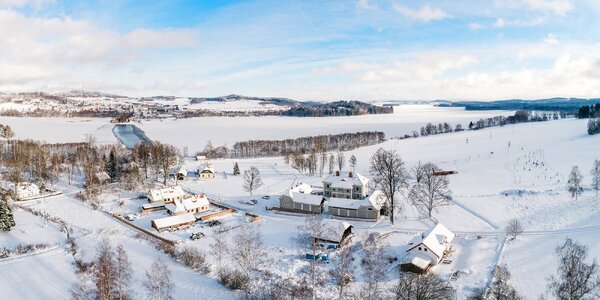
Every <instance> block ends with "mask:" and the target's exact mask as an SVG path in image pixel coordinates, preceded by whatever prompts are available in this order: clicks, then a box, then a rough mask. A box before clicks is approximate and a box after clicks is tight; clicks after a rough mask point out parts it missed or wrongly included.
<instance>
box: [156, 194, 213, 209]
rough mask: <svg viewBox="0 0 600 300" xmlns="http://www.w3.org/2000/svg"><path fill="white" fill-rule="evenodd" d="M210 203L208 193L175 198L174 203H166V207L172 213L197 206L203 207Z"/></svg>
mask: <svg viewBox="0 0 600 300" xmlns="http://www.w3.org/2000/svg"><path fill="white" fill-rule="evenodd" d="M208 205H209V202H208V198H206V195H204V194H200V195H187V196H185V197H184V198H183V199H182V200H175V201H173V203H169V204H167V205H165V207H166V209H167V210H168V211H170V212H172V213H181V212H186V211H190V210H193V209H196V208H202V207H206V206H208Z"/></svg>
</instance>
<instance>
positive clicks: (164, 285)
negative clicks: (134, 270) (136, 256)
mask: <svg viewBox="0 0 600 300" xmlns="http://www.w3.org/2000/svg"><path fill="white" fill-rule="evenodd" d="M144 287H145V288H146V297H147V299H156V300H171V299H173V281H172V280H171V271H169V268H168V267H167V264H165V262H164V261H163V260H162V259H160V258H159V259H157V260H155V261H154V262H153V263H152V266H151V267H150V270H148V271H146V280H145V281H144Z"/></svg>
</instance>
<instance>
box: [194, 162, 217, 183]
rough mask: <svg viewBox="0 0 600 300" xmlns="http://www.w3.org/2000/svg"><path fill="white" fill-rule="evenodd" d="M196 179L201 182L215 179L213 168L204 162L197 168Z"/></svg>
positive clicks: (210, 164)
mask: <svg viewBox="0 0 600 300" xmlns="http://www.w3.org/2000/svg"><path fill="white" fill-rule="evenodd" d="M198 177H199V178H200V179H202V180H207V179H213V178H215V167H214V166H213V164H212V163H210V162H208V161H207V162H204V164H201V165H200V166H199V167H198Z"/></svg>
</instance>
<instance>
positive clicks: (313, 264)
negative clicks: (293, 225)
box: [294, 215, 324, 299]
mask: <svg viewBox="0 0 600 300" xmlns="http://www.w3.org/2000/svg"><path fill="white" fill-rule="evenodd" d="M323 233H324V228H323V222H322V219H321V216H319V215H311V216H308V217H307V218H306V220H305V221H304V224H302V225H300V226H298V235H297V236H296V237H295V238H294V242H295V243H296V244H297V245H298V246H299V247H300V249H302V250H303V251H305V253H309V254H311V255H312V256H313V259H312V260H309V263H310V269H309V272H308V273H309V274H308V275H309V279H310V286H311V294H312V299H317V294H318V290H317V279H318V277H319V276H320V273H321V268H320V266H319V261H318V258H317V254H319V253H320V252H321V248H320V246H319V243H318V240H317V239H315V237H320V236H323Z"/></svg>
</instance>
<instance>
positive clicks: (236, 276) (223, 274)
mask: <svg viewBox="0 0 600 300" xmlns="http://www.w3.org/2000/svg"><path fill="white" fill-rule="evenodd" d="M218 275H219V280H220V281H221V283H222V284H223V285H224V286H226V287H228V288H230V289H232V290H240V291H243V290H246V289H247V288H248V286H249V284H250V278H248V276H246V275H245V274H244V273H243V272H241V271H239V270H236V269H227V268H221V269H220V270H219V274H218Z"/></svg>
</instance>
